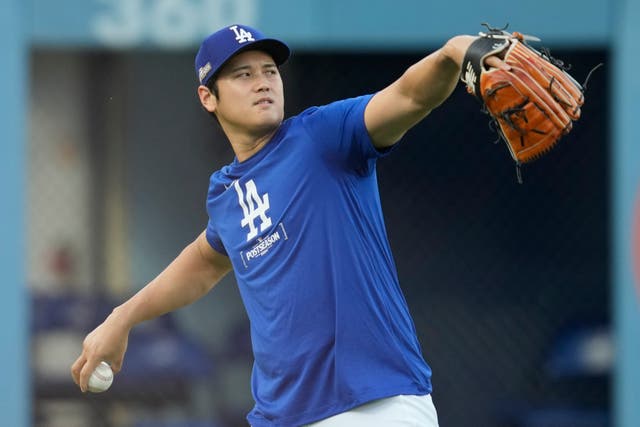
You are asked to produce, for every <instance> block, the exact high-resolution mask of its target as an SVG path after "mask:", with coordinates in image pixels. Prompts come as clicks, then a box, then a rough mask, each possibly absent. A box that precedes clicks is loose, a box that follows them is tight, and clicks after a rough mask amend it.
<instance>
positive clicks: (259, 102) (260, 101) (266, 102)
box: [253, 98, 273, 105]
mask: <svg viewBox="0 0 640 427" xmlns="http://www.w3.org/2000/svg"><path fill="white" fill-rule="evenodd" d="M270 104H273V99H271V98H260V99H258V100H257V101H256V102H254V104H253V105H270Z"/></svg>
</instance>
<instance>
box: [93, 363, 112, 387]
mask: <svg viewBox="0 0 640 427" xmlns="http://www.w3.org/2000/svg"><path fill="white" fill-rule="evenodd" d="M112 382H113V371H112V370H111V366H109V365H108V364H107V363H106V362H100V364H99V365H98V367H97V368H96V370H95V371H93V373H92V374H91V376H90V377H89V383H88V384H87V389H88V390H89V391H90V392H92V393H101V392H103V391H106V390H107V389H108V388H109V387H111V383H112Z"/></svg>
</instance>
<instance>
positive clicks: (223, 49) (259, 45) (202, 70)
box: [196, 24, 290, 85]
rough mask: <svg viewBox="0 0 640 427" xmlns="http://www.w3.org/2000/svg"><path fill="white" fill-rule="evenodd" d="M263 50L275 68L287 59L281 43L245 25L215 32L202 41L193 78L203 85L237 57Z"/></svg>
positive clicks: (236, 25) (287, 50)
mask: <svg viewBox="0 0 640 427" xmlns="http://www.w3.org/2000/svg"><path fill="white" fill-rule="evenodd" d="M254 49H255V50H262V51H264V52H267V53H268V54H270V55H271V56H272V57H273V60H274V61H275V63H276V65H281V64H284V63H285V62H286V61H287V59H289V55H290V50H289V47H288V46H287V45H286V44H285V43H283V42H281V41H280V40H276V39H271V38H267V37H265V36H264V34H262V33H261V32H260V31H258V30H256V29H255V28H251V27H249V26H247V25H240V24H235V25H231V26H229V27H225V28H223V29H221V30H218V31H216V32H215V33H213V34H211V35H210V36H209V37H207V38H206V39H204V41H203V42H202V44H201V45H200V49H199V50H198V53H197V55H196V75H197V76H198V81H199V82H200V84H202V85H206V84H207V83H208V82H209V81H210V80H211V79H212V78H213V77H214V76H215V75H216V74H217V73H218V72H219V71H220V69H221V68H222V67H223V66H224V65H225V64H226V63H227V62H228V61H229V60H230V59H231V58H232V57H233V56H234V55H236V54H238V53H240V52H244V51H247V50H254Z"/></svg>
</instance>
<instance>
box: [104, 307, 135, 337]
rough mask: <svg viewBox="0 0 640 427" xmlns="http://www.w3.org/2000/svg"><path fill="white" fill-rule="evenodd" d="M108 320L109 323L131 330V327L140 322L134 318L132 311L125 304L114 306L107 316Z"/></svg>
mask: <svg viewBox="0 0 640 427" xmlns="http://www.w3.org/2000/svg"><path fill="white" fill-rule="evenodd" d="M107 320H108V321H109V323H111V324H113V325H114V326H116V327H118V328H119V329H122V330H125V331H129V330H131V328H133V327H134V326H135V325H136V324H137V323H138V322H137V321H136V320H135V319H134V318H133V315H132V311H131V310H130V309H129V308H128V307H127V306H126V305H125V304H123V305H120V306H118V307H116V308H114V309H113V311H112V312H111V314H110V315H109V316H108V317H107Z"/></svg>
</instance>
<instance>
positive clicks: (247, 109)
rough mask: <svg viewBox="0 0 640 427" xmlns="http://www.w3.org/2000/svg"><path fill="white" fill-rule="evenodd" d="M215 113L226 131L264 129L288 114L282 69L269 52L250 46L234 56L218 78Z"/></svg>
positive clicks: (275, 123) (277, 123)
mask: <svg viewBox="0 0 640 427" xmlns="http://www.w3.org/2000/svg"><path fill="white" fill-rule="evenodd" d="M217 87H218V98H217V99H216V100H215V107H214V110H215V113H216V115H217V117H218V120H219V121H220V124H221V125H222V127H223V129H225V131H231V132H235V131H241V132H247V131H249V132H250V133H254V132H256V133H258V134H259V133H261V132H264V131H271V130H273V129H275V128H277V127H278V126H279V125H280V123H281V122H282V120H283V118H284V94H283V92H284V91H283V87H282V79H281V77H280V72H279V71H278V67H277V66H276V64H275V62H274V61H273V58H271V56H270V55H269V54H267V53H265V52H262V51H258V50H250V51H247V52H242V53H240V54H238V55H236V56H235V57H234V58H232V59H231V60H230V61H229V63H227V64H226V65H225V66H224V68H222V70H221V71H220V73H219V75H218V78H217Z"/></svg>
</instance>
